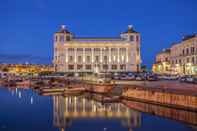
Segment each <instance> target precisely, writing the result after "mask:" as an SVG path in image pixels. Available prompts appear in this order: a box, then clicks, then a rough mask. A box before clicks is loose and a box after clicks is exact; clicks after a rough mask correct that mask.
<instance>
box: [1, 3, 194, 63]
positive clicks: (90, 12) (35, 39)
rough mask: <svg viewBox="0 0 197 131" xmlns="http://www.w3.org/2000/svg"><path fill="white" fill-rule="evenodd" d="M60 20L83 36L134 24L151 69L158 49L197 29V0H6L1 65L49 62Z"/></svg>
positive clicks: (111, 33)
mask: <svg viewBox="0 0 197 131" xmlns="http://www.w3.org/2000/svg"><path fill="white" fill-rule="evenodd" d="M61 24H65V25H67V26H68V28H69V30H70V31H71V32H73V33H74V34H75V35H76V36H81V37H83V36H90V37H102V36H104V37H117V36H119V33H120V32H122V31H125V30H126V29H127V25H128V24H132V25H133V26H134V28H135V30H136V31H138V32H140V33H141V37H142V60H143V63H144V64H147V65H148V66H149V67H150V66H151V64H152V63H153V62H154V59H155V55H156V53H158V52H159V51H161V50H162V49H163V48H168V47H170V45H171V43H173V42H179V41H180V40H181V38H182V37H183V35H187V34H193V33H197V0H1V1H0V45H1V46H0V63H2V62H18V63H20V62H24V61H30V62H32V63H33V62H34V63H36V62H38V63H50V62H51V58H52V48H53V43H52V36H53V33H54V32H55V31H57V30H58V29H59V26H60V25H61Z"/></svg>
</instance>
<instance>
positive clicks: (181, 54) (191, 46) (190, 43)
mask: <svg viewBox="0 0 197 131" xmlns="http://www.w3.org/2000/svg"><path fill="white" fill-rule="evenodd" d="M157 56H158V55H157ZM168 61H169V63H170V65H169V67H170V72H171V73H172V74H180V75H183V74H186V75H197V35H196V34H195V35H192V36H186V37H184V38H183V40H182V41H181V42H180V43H177V44H173V45H172V47H171V48H170V57H169V60H168ZM153 71H154V72H157V73H158V72H161V73H164V72H163V71H162V70H161V69H159V64H157V62H156V63H155V64H154V65H153Z"/></svg>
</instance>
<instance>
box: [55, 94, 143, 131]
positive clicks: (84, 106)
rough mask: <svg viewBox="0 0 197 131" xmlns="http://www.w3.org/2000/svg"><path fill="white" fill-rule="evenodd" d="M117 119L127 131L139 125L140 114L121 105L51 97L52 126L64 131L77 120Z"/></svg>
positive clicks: (76, 98)
mask: <svg viewBox="0 0 197 131" xmlns="http://www.w3.org/2000/svg"><path fill="white" fill-rule="evenodd" d="M81 118H84V119H86V118H87V119H95V118H102V119H108V120H110V119H118V120H120V122H121V124H122V126H123V127H124V128H128V130H129V131H131V130H132V128H134V127H139V126H140V124H141V114H140V113H139V112H137V111H133V110H131V109H129V108H128V107H126V106H124V105H123V104H121V103H112V104H102V103H101V102H98V101H94V100H90V99H86V98H83V97H76V96H69V97H61V96H53V124H54V126H55V127H57V128H59V129H60V130H61V131H64V129H65V128H69V127H71V126H72V121H73V120H77V119H81Z"/></svg>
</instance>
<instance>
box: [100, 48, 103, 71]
mask: <svg viewBox="0 0 197 131" xmlns="http://www.w3.org/2000/svg"><path fill="white" fill-rule="evenodd" d="M100 49H101V50H100V70H101V71H102V70H103V54H102V50H103V48H100Z"/></svg>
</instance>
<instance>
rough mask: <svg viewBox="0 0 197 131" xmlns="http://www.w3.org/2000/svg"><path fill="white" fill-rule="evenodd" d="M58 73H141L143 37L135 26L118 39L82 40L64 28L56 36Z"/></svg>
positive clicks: (55, 60) (55, 50)
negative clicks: (141, 37)
mask: <svg viewBox="0 0 197 131" xmlns="http://www.w3.org/2000/svg"><path fill="white" fill-rule="evenodd" d="M53 63H54V66H55V69H56V71H58V72H74V73H75V72H78V73H80V72H106V71H107V72H137V71H140V63H141V56H140V34H139V33H138V32H136V31H134V30H133V27H132V26H129V27H128V30H127V31H126V32H124V33H121V34H120V37H118V38H78V37H75V36H74V35H73V34H72V33H71V32H69V31H68V30H67V29H66V28H65V26H62V27H61V29H60V31H59V32H56V33H55V35H54V59H53Z"/></svg>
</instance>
